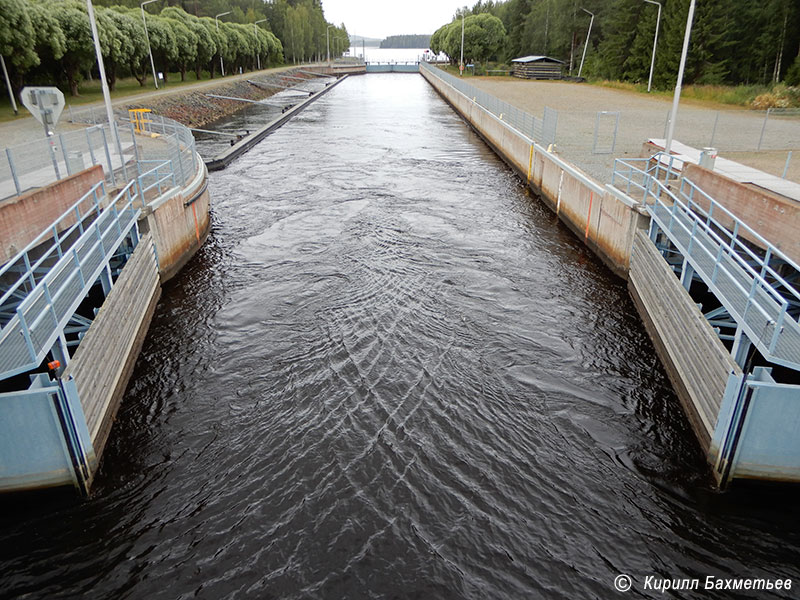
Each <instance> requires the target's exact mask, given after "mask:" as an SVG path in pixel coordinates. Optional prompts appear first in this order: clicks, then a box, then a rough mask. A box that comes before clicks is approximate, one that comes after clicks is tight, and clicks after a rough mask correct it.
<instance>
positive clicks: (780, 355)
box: [613, 156, 800, 369]
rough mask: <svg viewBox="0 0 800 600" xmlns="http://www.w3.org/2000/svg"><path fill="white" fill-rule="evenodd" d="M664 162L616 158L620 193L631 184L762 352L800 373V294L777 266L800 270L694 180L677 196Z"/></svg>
mask: <svg viewBox="0 0 800 600" xmlns="http://www.w3.org/2000/svg"><path fill="white" fill-rule="evenodd" d="M642 161H648V163H649V166H648V168H647V169H641V168H639V167H637V166H635V164H641V163H642ZM661 164H663V161H662V160H661V159H660V157H658V156H655V157H653V158H652V159H639V160H633V161H626V160H617V161H616V163H615V173H614V180H613V181H614V183H615V184H617V185H618V187H619V184H620V183H624V184H626V185H627V186H628V188H629V187H630V186H633V187H635V188H637V189H639V190H641V191H642V192H643V197H642V205H643V206H645V207H646V209H647V211H648V213H649V214H650V216H651V217H652V219H653V221H654V222H655V223H657V224H658V226H659V227H660V228H661V230H662V231H664V232H665V233H666V234H667V236H668V237H669V239H670V241H671V242H672V243H673V244H674V245H675V247H676V248H677V249H678V250H679V252H680V253H681V254H682V255H683V256H684V258H686V259H687V260H688V261H689V264H690V265H691V266H692V268H693V269H694V270H695V272H696V273H697V274H698V275H699V276H700V277H701V278H702V279H703V281H704V282H705V283H706V285H708V287H709V289H710V290H711V291H712V292H713V293H714V294H715V295H716V296H717V298H718V299H719V300H720V302H721V303H722V304H723V305H724V306H725V308H726V309H727V310H728V312H729V313H730V314H731V316H732V317H733V318H734V319H735V320H736V322H737V323H738V324H739V325H740V326H742V327H743V328H744V330H745V332H746V334H747V336H748V338H749V339H750V340H751V341H752V342H753V343H754V344H756V346H757V347H758V349H759V351H760V352H761V353H762V354H763V355H764V356H765V357H767V358H769V359H770V360H772V361H773V362H775V363H777V364H782V365H784V366H788V367H791V368H794V369H800V323H798V321H797V318H796V317H793V316H792V315H791V314H790V312H789V309H790V307H792V306H796V305H797V304H798V303H800V292H798V291H797V290H796V289H795V288H794V286H792V285H791V284H790V283H788V281H787V280H786V278H785V277H783V276H782V275H781V274H780V273H778V272H777V270H776V269H775V268H774V267H772V266H771V264H770V262H771V261H773V260H775V259H780V261H781V262H782V263H783V264H785V265H789V268H791V269H794V270H795V272H798V273H800V267H798V265H797V264H796V263H794V262H793V261H792V260H791V259H789V258H788V257H787V256H786V255H784V254H783V253H782V252H781V251H780V250H778V249H777V248H775V246H774V245H772V244H771V243H769V242H768V241H767V240H766V239H764V238H763V237H762V236H760V235H759V234H758V233H757V232H755V231H754V230H753V229H752V228H751V227H750V226H748V225H747V224H746V223H744V222H743V221H742V220H741V219H739V218H738V217H736V216H735V215H734V214H733V213H731V212H730V211H729V210H728V209H726V208H725V207H724V206H722V205H721V204H719V202H717V201H716V200H714V199H713V198H712V197H711V196H709V195H708V194H706V193H705V192H703V191H702V190H700V189H699V188H698V187H697V186H696V185H695V184H694V183H693V182H691V181H690V180H687V179H685V178H684V179H683V180H682V182H681V188H680V192H679V193H678V194H676V193H675V192H673V191H672V189H671V188H670V187H668V184H667V183H665V181H662V179H659V177H660V176H663V179H664V180H666V181H672V180H673V179H674V178H675V175H676V172H675V171H674V169H673V166H672V164H671V163H669V164H668V165H667V170H665V171H661V170H660V168H661V167H659V166H658V165H661ZM698 198H702V202H703V203H706V204H707V205H708V206H707V207H704V206H702V205H701V204H700V203H699V202H698ZM720 218H724V219H725V220H726V223H722V222H721V221H720ZM729 227H730V229H729ZM743 232H746V233H747V238H748V239H749V241H751V242H755V243H756V244H759V245H761V246H763V248H764V249H765V254H764V255H761V254H760V253H758V252H756V251H753V250H752V249H751V248H750V247H749V246H748V245H747V244H746V243H745V242H744V240H742V239H741V234H742V233H743ZM784 268H786V267H784Z"/></svg>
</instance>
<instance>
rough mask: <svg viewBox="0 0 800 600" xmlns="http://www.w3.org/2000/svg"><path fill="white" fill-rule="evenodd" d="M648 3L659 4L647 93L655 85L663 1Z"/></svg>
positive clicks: (649, 0) (647, 0)
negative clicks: (654, 76) (654, 70)
mask: <svg viewBox="0 0 800 600" xmlns="http://www.w3.org/2000/svg"><path fill="white" fill-rule="evenodd" d="M644 1H645V2H647V3H648V4H655V5H656V6H658V18H657V19H656V35H655V37H654V38H653V58H651V59H650V79H648V80H647V93H648V94H649V93H650V88H651V87H653V67H654V66H655V65H656V44H658V26H659V25H660V24H661V2H656V1H655V0H644Z"/></svg>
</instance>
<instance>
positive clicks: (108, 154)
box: [100, 127, 117, 185]
mask: <svg viewBox="0 0 800 600" xmlns="http://www.w3.org/2000/svg"><path fill="white" fill-rule="evenodd" d="M100 133H102V134H103V147H104V148H105V149H106V160H107V161H108V172H109V175H110V176H111V185H117V180H116V177H114V163H112V162H111V152H110V151H109V149H108V139H107V138H106V130H105V129H103V128H102V127H101V128H100Z"/></svg>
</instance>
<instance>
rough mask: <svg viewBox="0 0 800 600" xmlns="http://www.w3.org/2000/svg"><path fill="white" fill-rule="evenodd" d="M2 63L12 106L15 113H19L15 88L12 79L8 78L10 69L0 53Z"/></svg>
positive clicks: (0, 62)
mask: <svg viewBox="0 0 800 600" xmlns="http://www.w3.org/2000/svg"><path fill="white" fill-rule="evenodd" d="M0 65H2V67H3V77H5V79H6V87H7V88H8V97H9V98H10V99H11V108H13V109H14V115H15V116H16V115H17V114H19V110H17V101H16V100H14V90H13V89H12V88H11V81H10V80H9V78H8V71H7V70H6V59H5V58H3V55H2V54H0Z"/></svg>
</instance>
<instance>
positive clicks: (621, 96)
mask: <svg viewBox="0 0 800 600" xmlns="http://www.w3.org/2000/svg"><path fill="white" fill-rule="evenodd" d="M469 83H471V84H473V85H475V86H476V87H478V88H480V89H482V90H484V91H486V92H489V93H490V94H492V95H494V96H496V97H498V98H500V99H501V100H504V101H505V102H508V103H509V104H512V105H514V106H516V107H518V108H521V109H523V110H525V111H527V112H529V113H531V114H533V115H535V116H537V117H541V116H542V113H543V110H544V107H545V106H548V107H550V108H553V109H556V110H557V111H558V129H557V133H556V148H557V152H558V153H559V154H561V155H562V156H564V157H566V158H568V159H569V160H571V161H573V162H574V163H576V164H577V165H578V166H580V167H581V168H582V169H583V170H584V171H586V172H587V173H589V174H591V175H593V176H594V177H595V178H597V179H598V181H601V182H608V181H610V180H611V172H612V170H613V163H614V160H613V159H614V158H615V157H617V158H619V157H625V156H627V157H634V156H639V153H640V151H641V148H642V144H643V143H644V142H645V141H647V140H648V139H649V138H664V137H665V131H666V120H667V116H668V113H669V111H670V109H671V106H672V102H671V100H667V99H665V98H663V97H648V96H645V95H643V94H637V93H632V92H626V91H623V90H615V89H611V88H603V87H599V86H593V85H587V84H581V83H569V82H563V81H529V80H522V79H514V78H511V77H503V78H499V77H472V78H470V79H469ZM598 111H608V112H619V127H618V132H617V138H616V145H615V147H614V152H613V154H597V153H594V152H593V151H592V150H593V143H594V132H595V122H596V120H597V113H598ZM764 117H765V113H764V112H759V111H752V110H747V109H730V108H709V107H708V106H705V105H703V106H701V105H699V104H696V103H692V102H690V101H683V102H681V105H680V109H679V111H678V118H677V124H676V130H675V139H676V140H677V141H680V142H683V143H684V144H687V145H689V146H694V147H696V148H703V147H706V146H710V145H712V144H711V142H712V135H713V146H714V147H716V148H717V149H718V150H719V151H720V155H721V156H723V157H725V158H729V159H731V160H736V161H738V162H741V163H743V164H746V165H749V166H752V167H756V168H758V169H761V170H763V171H766V172H768V173H772V174H775V175H778V176H780V175H782V173H783V169H784V166H785V164H786V159H787V155H788V152H789V151H790V150H793V151H794V156H793V158H792V159H791V161H790V165H789V167H790V168H789V173H788V176H787V177H788V178H789V179H791V180H793V181H796V182H800V151H798V150H800V115H798V116H794V117H778V116H775V115H774V114H772V115H770V117H769V119H767V121H766V128H765V129H764V135H763V139H762V141H761V151H760V152H759V151H757V148H758V146H759V139H760V138H761V134H762V128H764V122H765V118H764ZM615 120H616V116H615V115H611V114H606V115H603V116H601V121H600V126H599V134H598V147H601V148H600V149H610V147H611V144H612V140H613V131H614V122H615ZM715 122H716V130H715ZM603 147H604V148H603Z"/></svg>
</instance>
